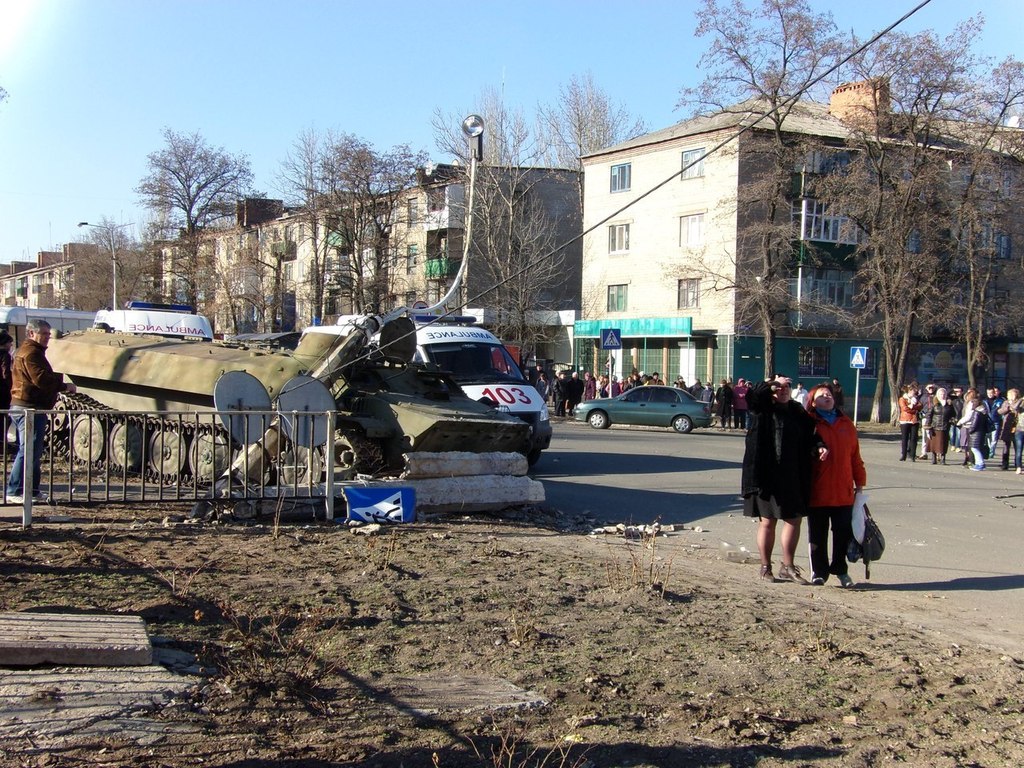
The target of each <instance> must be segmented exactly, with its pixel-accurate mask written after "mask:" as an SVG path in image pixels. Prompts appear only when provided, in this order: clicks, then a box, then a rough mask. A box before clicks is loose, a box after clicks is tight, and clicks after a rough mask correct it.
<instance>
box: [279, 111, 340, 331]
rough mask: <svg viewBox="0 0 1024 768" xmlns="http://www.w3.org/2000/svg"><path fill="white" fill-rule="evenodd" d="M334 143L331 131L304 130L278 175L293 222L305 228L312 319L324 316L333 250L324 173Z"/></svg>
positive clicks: (329, 200)
mask: <svg viewBox="0 0 1024 768" xmlns="http://www.w3.org/2000/svg"><path fill="white" fill-rule="evenodd" d="M337 142H338V139H337V138H336V137H335V136H334V134H333V133H331V132H328V133H327V134H325V135H321V134H319V133H317V132H316V131H315V130H313V129H308V130H305V131H303V132H302V133H300V134H299V136H298V138H296V140H295V142H294V144H293V145H292V151H291V152H289V153H288V155H287V156H286V157H285V159H284V160H283V161H282V163H281V169H280V172H279V174H278V180H279V183H280V184H281V188H282V192H283V194H284V195H285V198H286V200H287V203H288V205H289V206H291V207H294V209H295V217H296V220H297V221H298V222H300V223H301V224H303V225H304V226H303V227H302V231H303V232H304V233H305V239H306V242H307V243H308V244H309V252H310V260H309V270H308V272H307V279H306V282H305V285H304V287H303V290H304V291H305V294H306V295H305V299H306V303H307V304H308V306H309V307H310V311H311V314H312V317H314V318H322V317H324V314H325V301H324V299H325V292H326V287H327V269H328V264H329V262H330V256H331V253H332V252H333V251H334V248H333V246H332V219H331V211H332V204H333V202H334V201H333V199H332V197H331V195H330V194H329V192H330V190H331V186H332V185H331V181H330V179H329V178H328V176H327V172H328V170H329V169H330V168H332V167H333V164H332V163H331V162H330V155H331V148H332V147H334V146H335V145H336V144H337Z"/></svg>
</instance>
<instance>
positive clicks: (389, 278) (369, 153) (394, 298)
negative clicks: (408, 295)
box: [320, 134, 427, 312]
mask: <svg viewBox="0 0 1024 768" xmlns="http://www.w3.org/2000/svg"><path fill="white" fill-rule="evenodd" d="M426 159H427V158H426V156H425V155H424V154H423V153H416V152H413V151H412V150H411V149H410V148H409V147H408V145H400V146H397V147H393V148H392V149H391V150H389V151H387V152H378V151H377V150H375V149H374V148H373V147H372V146H371V145H370V144H368V143H367V142H365V141H363V140H362V139H359V138H357V137H355V136H353V135H351V134H340V135H338V136H337V137H334V139H333V140H332V142H331V143H330V145H329V146H325V147H324V151H323V157H322V163H321V171H322V184H323V195H324V196H325V199H326V201H327V205H326V208H320V210H321V211H323V212H324V213H325V214H326V217H327V218H326V220H325V224H326V227H327V235H326V236H327V237H332V238H333V239H334V240H335V242H337V243H338V246H337V251H338V256H339V259H338V265H337V269H338V270H340V272H341V273H342V274H341V278H342V284H343V285H345V286H347V287H348V291H349V296H350V301H351V309H352V310H353V311H355V312H380V311H384V310H387V309H390V308H392V307H393V306H395V304H396V303H397V302H398V293H399V286H398V285H397V284H396V279H397V277H396V274H395V272H396V270H395V269H394V266H395V262H396V258H397V254H398V252H399V251H400V249H401V246H402V244H401V243H398V242H396V241H395V228H394V225H395V223H396V221H398V219H399V217H400V216H402V215H403V210H402V203H403V202H404V200H405V193H406V190H408V189H409V188H410V187H411V186H412V185H413V184H414V183H415V180H416V168H417V167H419V166H422V165H423V164H425V163H426Z"/></svg>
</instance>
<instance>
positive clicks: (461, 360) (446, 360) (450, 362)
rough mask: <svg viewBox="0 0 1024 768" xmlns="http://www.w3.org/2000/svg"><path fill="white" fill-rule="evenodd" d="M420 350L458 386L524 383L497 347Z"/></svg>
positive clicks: (465, 345) (467, 345) (464, 345)
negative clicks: (508, 382)
mask: <svg viewBox="0 0 1024 768" xmlns="http://www.w3.org/2000/svg"><path fill="white" fill-rule="evenodd" d="M423 350H424V354H425V355H426V358H427V362H431V363H435V364H436V365H437V366H438V367H439V368H441V369H443V370H445V371H450V372H451V373H452V375H453V377H454V378H455V380H456V381H457V382H459V383H460V384H464V383H468V382H503V381H515V382H520V381H525V380H526V379H525V377H524V376H523V372H522V371H521V370H520V369H519V366H518V365H516V361H515V360H513V359H512V355H510V354H509V352H508V350H507V349H505V348H504V347H503V346H501V345H499V344H479V343H476V342H464V343H461V342H457V343H448V344H428V345H425V346H424V347H423Z"/></svg>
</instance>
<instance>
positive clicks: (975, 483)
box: [533, 421, 1024, 656]
mask: <svg viewBox="0 0 1024 768" xmlns="http://www.w3.org/2000/svg"><path fill="white" fill-rule="evenodd" d="M861 453H862V455H863V457H864V461H865V464H866V465H867V472H868V486H867V491H868V495H869V507H870V508H871V511H872V514H873V515H874V517H875V519H876V520H877V521H878V523H879V526H880V527H881V529H882V532H883V534H884V535H885V538H886V551H885V555H884V557H883V559H882V560H881V561H879V562H877V563H874V564H872V568H871V580H870V582H865V581H864V579H863V576H864V570H863V566H862V565H861V564H859V563H857V564H851V566H850V574H851V575H852V576H853V577H854V579H855V580H856V581H857V582H858V588H857V590H855V592H856V593H858V594H857V595H850V596H849V597H850V598H852V599H854V600H861V601H864V603H865V604H870V605H871V606H872V607H873V608H875V609H877V610H879V611H882V612H885V613H887V614H890V615H893V616H895V617H898V618H900V619H901V620H903V621H906V622H908V623H909V624H912V625H914V626H917V627H920V628H921V629H922V630H924V631H939V632H944V633H946V634H948V635H949V636H950V637H951V638H954V639H956V638H959V639H960V640H962V641H972V640H974V641H978V642H983V643H985V644H987V645H991V646H993V647H996V648H1001V649H1004V650H1006V651H1009V652H1011V653H1014V654H1015V655H1020V656H1024V610H1022V608H1024V556H1022V551H1024V475H1016V474H1015V473H1014V472H1013V471H1012V470H1011V471H1009V472H1002V471H1000V470H999V469H997V468H994V467H997V466H998V461H991V462H989V469H988V470H986V471H985V472H971V471H969V470H967V469H966V468H963V467H961V466H960V462H961V461H962V460H963V459H962V456H961V454H957V453H952V454H950V456H949V458H948V462H949V463H948V464H947V465H946V466H942V465H936V466H933V465H931V463H929V462H921V461H918V462H916V463H914V462H910V461H907V462H905V463H901V462H899V461H897V459H898V458H899V445H898V443H897V442H896V434H895V432H893V433H892V434H862V436H861ZM742 456H743V436H742V434H741V433H740V432H719V431H715V430H703V431H701V430H698V431H696V432H694V433H692V434H689V435H678V434H675V433H674V432H671V431H669V430H664V431H661V430H647V429H640V428H614V427H613V428H612V429H610V430H603V431H598V430H594V429H591V428H590V427H589V426H587V425H585V424H582V423H577V422H571V421H564V422H563V421H559V423H557V424H556V425H555V434H554V439H553V441H552V445H551V449H550V450H549V451H546V452H545V453H544V455H543V457H542V458H541V460H540V462H539V463H538V464H537V466H536V467H535V468H534V472H533V476H534V477H535V478H536V479H538V480H541V481H542V482H543V483H544V486H545V490H546V493H547V500H548V503H549V504H551V505H553V506H555V507H558V508H560V509H563V510H566V511H571V512H576V513H583V512H587V513H589V514H591V515H592V516H593V517H594V518H595V520H596V521H597V523H598V524H612V523H620V522H625V523H630V522H632V523H650V522H652V521H654V520H655V519H660V521H661V522H662V523H676V524H680V523H681V524H684V525H686V526H695V527H699V528H701V529H702V530H701V531H699V532H692V533H689V534H688V536H687V541H688V542H689V544H690V545H691V546H703V547H706V548H709V549H717V548H718V547H719V546H720V543H721V542H722V541H726V542H730V543H732V544H735V545H737V546H739V545H743V546H746V547H747V548H748V549H750V550H752V551H754V552H756V542H755V534H756V523H755V521H753V520H752V519H750V518H745V517H743V515H742V506H741V502H740V498H739V485H740V462H741V459H742ZM778 560H779V558H778V550H776V557H775V561H776V563H777V562H778ZM796 562H797V564H798V565H800V566H802V567H803V568H804V570H805V572H806V571H807V570H809V569H808V567H807V565H808V563H807V548H806V535H804V537H803V538H802V539H801V543H800V547H799V548H798V551H797V560H796ZM736 567H737V568H745V569H749V571H750V578H751V579H756V577H757V566H756V565H754V564H752V565H743V566H736ZM830 584H831V582H830ZM777 587H781V588H791V587H796V585H789V584H786V585H771V586H770V587H769V588H777ZM824 589H825V590H829V592H828V593H827V594H828V595H829V596H830V597H834V596H836V595H835V593H839V592H841V590H838V589H837V588H833V587H831V586H826V587H824ZM844 602H845V603H846V604H847V605H851V603H850V601H849V600H845V599H844ZM852 605H854V606H855V605H856V603H852Z"/></svg>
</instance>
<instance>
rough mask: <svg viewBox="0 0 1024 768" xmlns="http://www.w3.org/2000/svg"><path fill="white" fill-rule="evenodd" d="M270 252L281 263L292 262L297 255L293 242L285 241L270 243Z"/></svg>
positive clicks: (296, 248)
mask: <svg viewBox="0 0 1024 768" xmlns="http://www.w3.org/2000/svg"><path fill="white" fill-rule="evenodd" d="M270 252H271V254H273V255H274V256H275V257H276V258H280V259H281V261H293V260H294V259H295V256H296V254H297V253H298V247H297V246H296V245H295V241H294V240H285V241H283V242H280V243H272V244H271V246H270Z"/></svg>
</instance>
